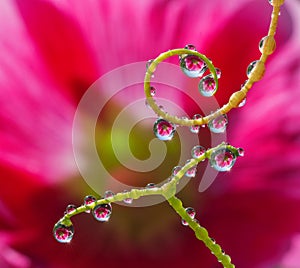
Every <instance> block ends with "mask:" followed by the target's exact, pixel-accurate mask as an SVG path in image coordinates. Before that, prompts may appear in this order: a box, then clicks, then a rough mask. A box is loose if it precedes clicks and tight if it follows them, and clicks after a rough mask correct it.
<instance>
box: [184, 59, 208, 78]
mask: <svg viewBox="0 0 300 268" xmlns="http://www.w3.org/2000/svg"><path fill="white" fill-rule="evenodd" d="M180 67H181V70H182V71H183V73H184V74H186V75H187V76H188V77H192V78H194V77H200V76H202V75H203V74H204V73H205V71H206V70H207V67H206V63H205V62H204V61H203V60H202V59H200V58H199V57H198V56H195V55H187V56H185V57H183V58H181V59H180Z"/></svg>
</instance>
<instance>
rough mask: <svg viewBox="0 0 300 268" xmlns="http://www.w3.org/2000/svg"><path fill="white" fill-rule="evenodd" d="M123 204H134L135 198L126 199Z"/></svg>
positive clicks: (125, 191)
mask: <svg viewBox="0 0 300 268" xmlns="http://www.w3.org/2000/svg"><path fill="white" fill-rule="evenodd" d="M123 193H128V191H127V190H124V191H123ZM123 202H124V203H125V204H132V202H133V198H130V197H128V198H125V199H124V200H123Z"/></svg>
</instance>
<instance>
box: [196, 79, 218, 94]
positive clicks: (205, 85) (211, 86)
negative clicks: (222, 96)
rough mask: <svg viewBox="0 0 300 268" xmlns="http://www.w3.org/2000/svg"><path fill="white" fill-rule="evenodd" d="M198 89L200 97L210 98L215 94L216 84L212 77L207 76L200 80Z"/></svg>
mask: <svg viewBox="0 0 300 268" xmlns="http://www.w3.org/2000/svg"><path fill="white" fill-rule="evenodd" d="M198 88H199V92H200V93H201V95H202V96H204V97H211V96H213V95H214V94H215V93H216V90H217V84H216V81H215V80H214V78H213V77H212V75H207V76H204V77H203V78H202V79H201V80H200V82H199V85H198Z"/></svg>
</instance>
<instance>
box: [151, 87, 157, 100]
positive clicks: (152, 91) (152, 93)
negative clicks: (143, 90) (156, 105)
mask: <svg viewBox="0 0 300 268" xmlns="http://www.w3.org/2000/svg"><path fill="white" fill-rule="evenodd" d="M155 93H156V89H155V87H153V86H151V87H150V95H151V96H152V97H154V96H155Z"/></svg>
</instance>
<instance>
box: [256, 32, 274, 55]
mask: <svg viewBox="0 0 300 268" xmlns="http://www.w3.org/2000/svg"><path fill="white" fill-rule="evenodd" d="M258 47H259V51H260V52H261V53H265V54H266V55H271V54H272V53H273V52H274V50H275V48H276V42H275V39H274V36H265V37H263V38H262V39H261V40H260V42H259V46H258Z"/></svg>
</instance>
